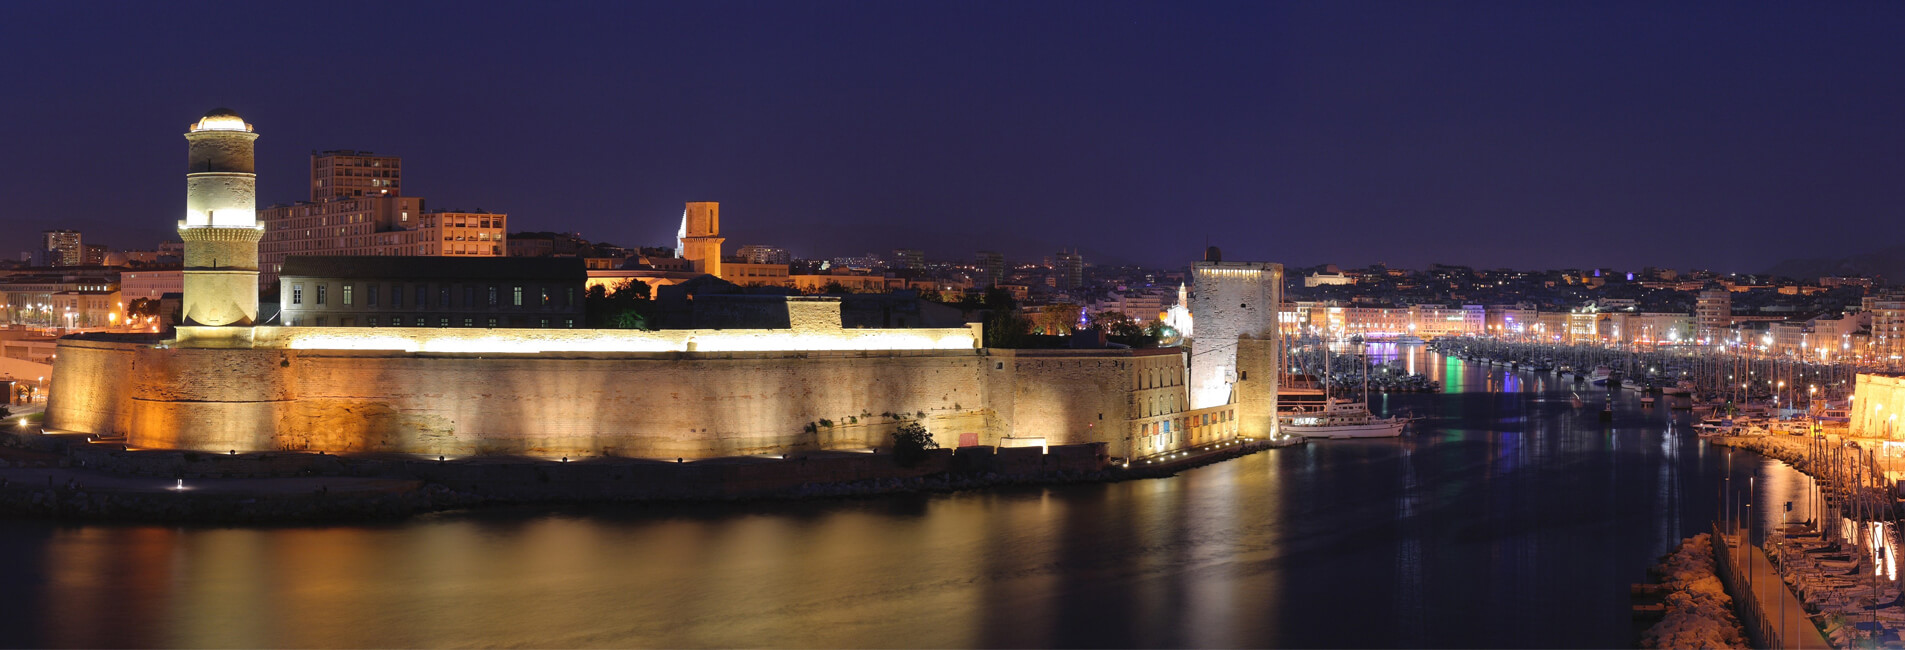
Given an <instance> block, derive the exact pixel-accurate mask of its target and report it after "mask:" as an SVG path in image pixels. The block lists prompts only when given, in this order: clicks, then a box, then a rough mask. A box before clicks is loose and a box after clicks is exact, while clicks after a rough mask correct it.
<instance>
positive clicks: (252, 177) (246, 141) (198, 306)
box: [179, 108, 264, 327]
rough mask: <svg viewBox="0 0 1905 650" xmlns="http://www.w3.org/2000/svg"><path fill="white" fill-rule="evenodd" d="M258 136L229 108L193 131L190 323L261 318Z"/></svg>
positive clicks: (187, 234) (185, 226)
mask: <svg viewBox="0 0 1905 650" xmlns="http://www.w3.org/2000/svg"><path fill="white" fill-rule="evenodd" d="M257 139H258V134H257V133H254V132H252V130H251V125H250V124H246V123H245V120H244V119H243V118H240V117H238V114H237V113H235V112H232V110H231V109H228V108H216V109H212V111H211V112H209V113H206V114H205V117H202V118H199V120H198V122H197V123H196V124H193V125H192V127H191V129H190V130H189V131H188V132H187V133H186V134H185V141H186V143H188V145H189V146H190V150H191V154H190V156H189V163H188V165H189V166H188V167H187V168H186V170H185V220H184V221H181V222H179V237H180V238H181V239H183V240H185V271H184V273H183V275H184V280H185V283H184V284H185V287H184V293H185V295H184V304H183V306H182V307H183V309H182V310H181V311H183V312H184V313H183V314H182V315H183V316H184V320H185V322H184V323H182V324H183V325H199V326H212V327H217V326H225V325H231V326H241V327H243V326H250V325H252V324H253V322H254V321H256V320H257V319H258V240H259V239H261V238H263V236H264V229H263V228H261V227H259V226H258V199H257V196H258V188H257V184H258V175H257V174H256V173H254V167H253V165H252V153H251V151H252V142H253V141H255V140H257Z"/></svg>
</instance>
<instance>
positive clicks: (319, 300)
mask: <svg viewBox="0 0 1905 650" xmlns="http://www.w3.org/2000/svg"><path fill="white" fill-rule="evenodd" d="M325 288H326V287H325V285H324V284H322V283H319V284H318V286H317V292H318V295H317V304H320V305H322V304H324V289H325ZM318 320H319V321H320V322H319V323H318V325H319V326H322V325H324V323H323V322H321V321H323V320H324V319H322V318H320V319H318Z"/></svg>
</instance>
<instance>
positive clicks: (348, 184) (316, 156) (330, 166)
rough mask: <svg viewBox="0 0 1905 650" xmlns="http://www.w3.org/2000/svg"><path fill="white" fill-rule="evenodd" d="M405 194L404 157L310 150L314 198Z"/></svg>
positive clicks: (362, 152)
mask: <svg viewBox="0 0 1905 650" xmlns="http://www.w3.org/2000/svg"><path fill="white" fill-rule="evenodd" d="M362 196H403V158H400V157H397V156H379V155H376V154H373V153H372V152H369V151H353V150H350V149H336V150H332V151H324V152H312V153H311V200H312V201H314V202H315V201H324V200H329V199H351V198H357V197H362Z"/></svg>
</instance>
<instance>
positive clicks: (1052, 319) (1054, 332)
mask: <svg viewBox="0 0 1905 650" xmlns="http://www.w3.org/2000/svg"><path fill="white" fill-rule="evenodd" d="M1077 322H1078V305H1074V304H1071V303H1065V302H1061V303H1054V304H1050V305H1046V306H1044V307H1040V308H1039V310H1038V316H1037V317H1036V318H1035V319H1034V320H1033V321H1032V324H1033V327H1035V328H1037V329H1038V331H1039V333H1041V334H1045V335H1047V336H1063V335H1067V334H1071V333H1072V325H1073V324H1075V323H1077Z"/></svg>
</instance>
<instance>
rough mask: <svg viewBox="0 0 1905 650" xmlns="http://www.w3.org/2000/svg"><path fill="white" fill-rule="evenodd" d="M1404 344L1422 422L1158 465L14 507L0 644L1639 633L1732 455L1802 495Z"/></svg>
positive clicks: (717, 642)
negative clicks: (814, 488)
mask: <svg viewBox="0 0 1905 650" xmlns="http://www.w3.org/2000/svg"><path fill="white" fill-rule="evenodd" d="M1396 354H1400V355H1404V356H1405V358H1407V359H1408V361H1407V362H1406V363H1409V364H1412V365H1414V367H1417V368H1422V369H1424V370H1426V371H1428V372H1430V373H1432V374H1433V377H1432V378H1434V379H1438V380H1441V381H1443V382H1444V383H1445V392H1443V393H1438V394H1427V395H1390V396H1385V397H1383V398H1382V399H1379V400H1376V401H1375V404H1373V405H1372V406H1373V407H1375V408H1378V409H1379V410H1383V411H1389V412H1395V411H1403V410H1409V411H1414V412H1416V413H1418V414H1419V415H1423V416H1425V418H1426V419H1424V420H1422V421H1421V422H1419V423H1418V424H1417V425H1413V428H1415V429H1416V430H1418V431H1420V433H1414V434H1412V435H1410V436H1408V437H1406V438H1404V439H1402V440H1387V441H1339V442H1325V443H1318V444H1313V445H1309V446H1306V447H1301V448H1295V449H1289V450H1281V451H1274V452H1267V453H1260V454H1256V455H1254V456H1250V457H1246V458H1243V459H1239V460H1234V461H1230V462H1226V463H1222V464H1218V465H1214V466H1210V467H1206V468H1202V469H1198V470H1194V471H1189V472H1185V473H1184V474H1181V475H1179V476H1176V477H1172V478H1168V479H1160V480H1149V481H1132V482H1127V483H1118V484H1110V485H1082V486H1068V487H1062V488H1050V489H1046V488H1026V489H1006V490H996V491H986V492H972V493H963V494H951V495H932V496H907V497H896V498H882V499H865V500H848V501H833V502H812V503H764V504H751V505H738V506H718V507H700V508H689V507H668V508H602V509H584V510H568V511H562V512H556V513H549V512H542V511H526V512H509V511H502V512H497V511H490V512H478V513H447V514H441V515H435V516H431V517H426V518H422V519H418V520H414V521H409V522H404V523H400V524H391V525H378V526H333V527H315V528H313V527H304V528H198V527H184V528H180V527H159V526H59V525H51V524H47V523H43V522H11V523H10V524H9V526H8V527H6V528H5V529H0V568H3V570H0V588H4V589H6V590H7V593H9V594H11V595H13V596H15V597H13V598H10V599H9V600H10V601H12V602H13V603H15V606H13V607H7V608H0V642H4V643H5V644H6V645H28V646H68V647H70V646H208V647H238V646H244V647H261V646H281V647H310V646H343V647H363V646H378V647H388V646H425V647H429V646H438V647H440V646H473V645H486V646H493V645H506V646H508V645H513V646H565V647H566V646H576V647H605V646H618V647H626V646H644V647H653V646H670V647H676V646H792V647H838V646H845V647H945V646H977V647H998V646H1123V647H1132V646H1143V647H1157V646H1223V647H1238V646H1305V647H1310V646H1386V647H1418V646H1464V647H1469V646H1543V647H1552V646H1595V647H1606V646H1627V645H1629V644H1630V643H1631V641H1632V639H1631V634H1632V629H1631V625H1630V622H1629V617H1628V610H1627V605H1628V603H1627V597H1626V593H1627V584H1628V583H1631V582H1639V581H1642V580H1645V579H1646V573H1645V572H1646V568H1647V566H1648V565H1649V564H1651V563H1652V561H1653V560H1654V559H1655V558H1656V557H1657V556H1658V555H1660V554H1661V553H1664V552H1665V551H1666V550H1668V548H1670V547H1671V546H1672V545H1673V544H1674V543H1675V542H1676V541H1677V540H1678V539H1679V538H1680V537H1684V536H1687V535H1691V534H1694V533H1697V532H1702V531H1704V530H1705V529H1706V522H1708V521H1709V520H1711V519H1712V518H1713V517H1714V516H1715V513H1717V512H1718V511H1719V505H1718V504H1719V499H1720V497H1719V486H1720V484H1721V483H1722V478H1723V477H1726V476H1731V477H1732V482H1733V484H1735V485H1739V484H1742V483H1744V482H1746V479H1747V477H1749V476H1758V477H1760V478H1759V480H1758V481H1757V482H1756V483H1755V487H1756V488H1757V489H1758V491H1759V492H1760V494H1759V496H1758V499H1759V501H1760V502H1762V503H1766V504H1783V502H1784V501H1787V500H1791V501H1794V502H1795V506H1794V507H1795V513H1794V515H1793V517H1794V518H1795V519H1803V518H1804V516H1805V515H1803V514H1801V512H1800V509H1802V508H1803V507H1804V504H1805V499H1804V498H1803V496H1797V495H1803V494H1804V489H1805V488H1804V483H1803V481H1804V479H1803V477H1801V476H1799V475H1797V474H1796V473H1794V472H1791V471H1789V470H1786V469H1785V468H1784V467H1783V466H1781V465H1779V464H1777V463H1774V462H1771V461H1765V460H1764V459H1760V458H1759V457H1757V456H1754V455H1751V454H1745V453H1737V452H1734V451H1732V450H1729V449H1725V448H1719V447H1709V446H1708V445H1706V444H1704V443H1702V442H1700V441H1699V440H1698V439H1697V438H1694V437H1692V436H1690V435H1687V432H1688V431H1689V430H1688V429H1686V428H1685V424H1686V423H1685V414H1684V412H1679V413H1675V412H1669V411H1667V410H1665V409H1659V410H1653V409H1641V408H1640V407H1639V405H1638V403H1637V401H1636V397H1635V396H1634V395H1633V394H1631V393H1627V394H1619V393H1617V394H1615V395H1613V396H1612V399H1613V400H1614V404H1615V408H1616V413H1617V417H1616V419H1615V421H1614V422H1613V423H1612V424H1611V425H1604V424H1603V423H1601V422H1599V420H1598V411H1599V410H1600V405H1601V404H1602V403H1604V402H1605V401H1606V400H1607V399H1609V397H1608V395H1607V394H1606V393H1605V392H1598V391H1584V392H1582V397H1583V398H1584V400H1586V401H1587V402H1588V405H1587V406H1586V407H1584V408H1582V409H1575V408H1573V407H1572V406H1571V405H1570V404H1569V401H1568V397H1569V393H1570V392H1571V391H1575V390H1579V389H1577V388H1576V387H1575V386H1574V385H1573V384H1572V382H1562V381H1560V380H1558V379H1556V378H1553V377H1551V376H1535V375H1515V374H1513V373H1512V372H1507V371H1505V370H1504V369H1502V368H1491V367H1486V366H1475V365H1473V364H1466V363H1464V362H1461V361H1459V360H1444V359H1440V358H1437V357H1432V356H1426V354H1425V353H1424V352H1423V351H1422V350H1421V348H1419V347H1416V346H1403V347H1401V348H1400V349H1399V350H1397V351H1396ZM1505 373H1506V374H1505ZM1676 421H1677V422H1678V423H1679V424H1678V425H1677V426H1675V427H1673V429H1672V433H1669V428H1670V423H1672V422H1676ZM1761 509H1762V510H1765V511H1767V512H1769V513H1772V514H1770V515H1767V517H1766V519H1768V520H1772V521H1776V520H1777V519H1778V518H1779V517H1781V516H1783V515H1784V513H1783V512H1775V511H1777V510H1782V508H1780V507H1777V506H1773V507H1764V508H1761ZM1762 514H1764V513H1762Z"/></svg>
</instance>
